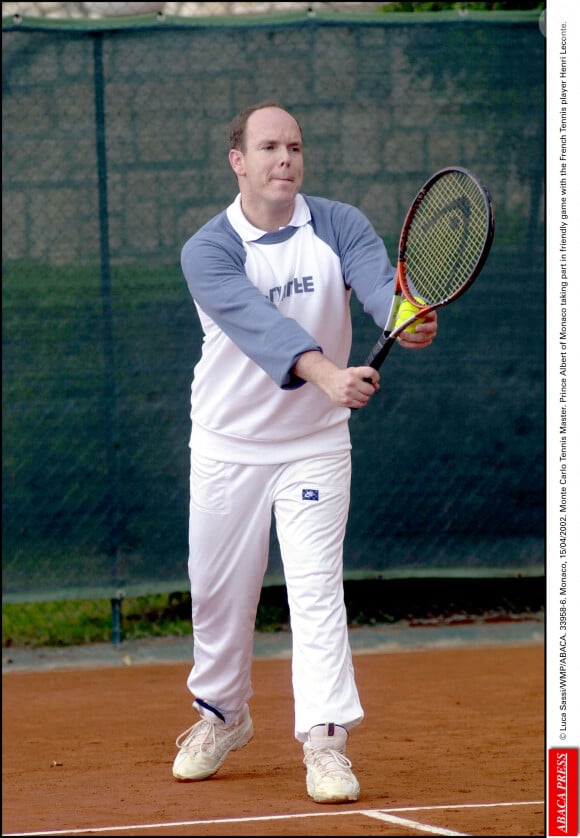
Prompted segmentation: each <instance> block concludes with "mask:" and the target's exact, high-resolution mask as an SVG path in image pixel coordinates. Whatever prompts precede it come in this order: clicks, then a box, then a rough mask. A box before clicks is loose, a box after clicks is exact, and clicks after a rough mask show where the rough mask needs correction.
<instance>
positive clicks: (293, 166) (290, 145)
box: [230, 108, 304, 213]
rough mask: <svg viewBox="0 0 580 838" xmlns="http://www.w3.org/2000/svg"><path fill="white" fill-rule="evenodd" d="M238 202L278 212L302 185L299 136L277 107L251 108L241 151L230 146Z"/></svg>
mask: <svg viewBox="0 0 580 838" xmlns="http://www.w3.org/2000/svg"><path fill="white" fill-rule="evenodd" d="M230 163H231V166H232V168H233V170H234V172H235V173H236V175H237V176H238V181H239V184H240V190H241V193H242V206H247V207H248V209H249V208H260V210H261V211H264V210H266V209H269V210H270V211H271V212H274V213H275V212H280V211H282V210H284V209H287V208H289V207H292V206H293V205H294V198H295V197H296V195H297V193H298V192H299V190H300V187H301V185H302V178H303V174H304V165H303V159H302V139H301V136H300V128H299V126H298V124H297V122H296V120H295V119H294V118H293V117H292V116H290V114H288V113H286V111H283V110H280V108H262V109H261V110H259V111H255V112H254V113H253V114H252V115H251V116H250V117H249V119H248V122H247V124H246V148H245V151H243V152H242V151H239V150H238V149H232V150H231V151H230Z"/></svg>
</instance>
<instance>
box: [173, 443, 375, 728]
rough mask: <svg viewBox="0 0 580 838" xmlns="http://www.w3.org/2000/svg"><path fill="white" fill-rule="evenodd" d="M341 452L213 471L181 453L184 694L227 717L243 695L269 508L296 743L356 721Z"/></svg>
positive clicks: (347, 467)
mask: <svg viewBox="0 0 580 838" xmlns="http://www.w3.org/2000/svg"><path fill="white" fill-rule="evenodd" d="M350 473H351V464H350V451H344V452H340V453H338V454H333V455H326V456H321V457H319V458H309V459H308V460H299V461H297V462H291V463H287V464H284V465H242V464H236V463H220V462H216V461H215V460H211V459H208V458H207V457H205V456H203V455H201V454H199V453H197V452H194V451H192V455H191V483H190V490H191V500H190V524H189V547H190V550H189V576H190V582H191V597H192V620H193V641H194V642H193V658H194V665H193V668H192V670H191V673H190V675H189V678H188V681H187V685H188V688H189V690H190V691H191V693H192V694H193V696H194V697H196V698H200V699H203V700H204V701H206V702H208V703H209V704H210V705H212V706H213V707H216V708H217V709H219V711H220V712H221V713H222V714H223V716H224V717H225V720H226V723H231V722H232V721H234V720H235V718H236V717H237V715H238V714H239V712H240V711H241V710H242V708H243V707H244V705H245V703H246V702H247V701H248V699H249V698H250V697H251V696H252V694H253V690H252V682H251V665H252V655H253V641H254V628H255V619H256V611H257V607H258V603H259V599H260V592H261V588H262V582H263V578H264V574H265V572H266V568H267V563H268V550H269V543H270V523H271V517H272V511H273V512H274V516H275V521H276V530H277V536H278V540H279V543H280V553H281V557H282V562H283V566H284V575H285V579H286V589H287V593H288V603H289V609H290V620H291V628H292V644H293V647H292V685H293V691H294V708H295V735H296V738H297V739H298V740H299V741H301V742H304V741H305V740H306V738H307V735H308V731H309V730H310V728H311V727H313V726H314V725H317V724H322V723H324V722H335V723H336V724H341V725H343V726H344V727H346V728H347V729H350V728H351V727H354V726H355V725H356V724H358V723H359V722H360V721H361V720H362V718H363V710H362V707H361V704H360V701H359V696H358V692H357V688H356V684H355V679H354V671H353V664H352V656H351V650H350V645H349V639H348V631H347V618H346V609H345V605H344V593H343V576H342V573H343V562H342V559H343V552H342V551H343V540H344V534H345V529H346V522H347V516H348V506H349V499H350Z"/></svg>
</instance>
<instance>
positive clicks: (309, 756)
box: [304, 748, 352, 777]
mask: <svg viewBox="0 0 580 838" xmlns="http://www.w3.org/2000/svg"><path fill="white" fill-rule="evenodd" d="M304 762H305V763H306V765H313V766H314V767H315V768H317V769H318V770H319V771H323V772H324V773H325V774H327V775H329V776H331V777H344V774H345V772H346V771H349V770H350V768H351V767H352V762H351V761H350V760H349V759H348V757H346V756H345V755H344V754H343V753H342V752H341V751H335V750H334V749H333V748H311V749H310V748H309V749H308V751H307V752H306V755H305V757H304Z"/></svg>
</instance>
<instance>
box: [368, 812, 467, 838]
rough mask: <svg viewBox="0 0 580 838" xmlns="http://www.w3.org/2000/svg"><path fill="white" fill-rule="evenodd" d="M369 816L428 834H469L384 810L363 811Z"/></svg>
mask: <svg viewBox="0 0 580 838" xmlns="http://www.w3.org/2000/svg"><path fill="white" fill-rule="evenodd" d="M363 814H365V815H366V816H367V817H369V818H376V819H377V820H378V821H385V822H386V823H394V824H396V825H397V826H406V827H407V828H408V829H415V830H417V831H418V832H428V833H429V834H430V835H461V836H463V838H465V836H468V835H469V832H455V831H454V830H453V829H444V828H443V827H442V826H430V825H429V824H426V823H421V822H420V821H412V820H410V819H409V818H399V817H397V815H388V814H387V813H386V812H377V811H376V810H375V811H367V812H364V813H363Z"/></svg>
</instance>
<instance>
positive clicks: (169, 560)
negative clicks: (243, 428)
mask: <svg viewBox="0 0 580 838" xmlns="http://www.w3.org/2000/svg"><path fill="white" fill-rule="evenodd" d="M8 5H11V4H4V6H8ZM37 5H51V4H37ZM65 5H70V6H73V5H87V4H65ZM164 5H170V4H164ZM183 5H187V4H183ZM320 5H323V4H320ZM5 12H6V10H5ZM412 17H413V18H414V19H413V20H411V19H410V16H409V17H407V16H402V17H399V16H393V15H358V16H354V15H351V16H345V15H340V14H336V13H334V14H333V15H323V14H314V15H313V14H308V13H307V12H303V13H300V14H299V15H298V14H296V13H294V14H293V15H290V16H289V15H284V16H279V17H270V18H268V19H262V20H259V21H258V20H257V19H253V18H243V19H242V18H238V19H233V18H227V19H220V20H219V21H218V20H217V19H216V20H214V21H213V22H211V23H208V22H207V21H204V22H202V23H196V22H195V21H193V20H186V19H182V18H178V17H168V16H164V17H162V18H155V17H150V18H148V19H146V20H144V19H140V20H139V21H137V22H134V23H128V22H126V21H125V22H123V23H119V22H116V21H113V22H112V23H111V24H107V25H103V22H102V21H97V22H96V23H93V22H91V21H90V20H83V21H80V20H77V21H71V22H67V21H56V20H42V19H40V18H39V19H36V20H32V19H30V18H23V19H22V21H20V22H18V21H14V20H12V19H7V18H4V25H3V86H4V95H3V200H4V211H3V242H2V246H3V359H4V363H3V426H2V433H3V564H4V572H3V597H4V600H5V601H19V600H21V601H24V600H35V599H37V600H41V599H50V598H56V597H71V598H72V597H75V596H80V595H83V596H87V595H92V596H104V597H110V596H115V595H116V593H117V592H119V591H120V590H122V591H123V592H124V593H125V594H127V595H138V594H140V593H154V592H163V591H172V590H187V589H188V581H187V509H188V495H189V486H188V479H189V450H188V438H189V389H190V384H191V375H192V370H193V366H194V364H195V363H196V361H197V358H198V357H199V352H200V344H201V333H200V329H199V325H198V322H197V318H196V315H195V310H194V307H193V303H192V301H191V298H190V297H189V293H188V291H187V288H186V285H185V281H184V279H183V277H182V275H181V271H180V267H179V252H180V249H181V246H182V244H183V242H184V241H185V240H186V239H187V238H188V237H189V236H190V235H191V234H192V232H193V231H194V230H195V229H197V228H198V227H199V226H200V225H201V224H202V223H204V222H205V221H206V220H207V219H208V218H209V217H211V216H212V215H213V214H214V213H216V212H217V211H219V210H221V209H222V208H223V207H224V206H225V205H227V204H228V203H229V202H230V201H231V200H232V199H233V196H234V194H235V191H236V184H235V179H234V178H233V175H232V173H231V171H230V170H229V167H228V165H227V129H228V124H229V121H230V119H231V117H232V116H233V114H234V113H235V112H236V111H237V110H239V109H241V108H242V107H244V106H246V105H247V104H250V103H252V102H255V101H260V100H263V99H270V98H275V99H277V100H280V101H282V102H283V103H284V104H285V105H286V106H287V107H288V108H289V109H291V110H292V111H293V112H294V113H296V115H297V116H298V118H299V119H300V121H301V123H302V126H303V129H304V136H305V161H306V178H305V182H304V191H305V192H306V193H310V194H322V195H325V196H327V197H330V198H334V199H336V200H342V201H347V202H349V203H354V204H356V205H358V206H359V207H360V208H361V209H362V210H363V211H364V212H365V213H366V214H367V215H368V216H369V218H370V219H371V221H372V222H373V224H374V226H375V228H376V229H377V231H378V232H379V233H380V234H381V235H382V236H384V238H385V241H386V244H387V247H388V249H389V251H390V253H391V255H392V256H393V257H394V254H395V253H396V245H397V238H398V232H399V229H400V226H401V222H402V219H403V217H404V214H405V212H406V209H407V207H408V205H409V203H410V201H411V199H412V198H413V197H414V195H415V193H416V192H417V190H418V188H419V187H420V186H421V184H422V183H423V182H424V181H425V180H426V179H427V177H428V176H429V175H430V174H431V173H432V172H433V171H434V170H436V169H438V168H441V167H443V166H447V165H451V164H459V165H463V166H466V167H468V168H471V169H473V170H474V171H475V172H476V173H477V174H478V175H479V176H480V177H481V178H482V179H483V180H484V181H485V182H486V183H487V185H488V187H489V189H490V191H491V193H492V195H493V198H494V201H495V207H496V236H495V241H494V245H493V248H492V252H491V255H490V258H489V260H488V262H487V264H486V267H485V269H484V271H483V273H482V275H481V277H480V278H479V279H478V280H477V282H476V283H475V285H474V286H473V288H472V289H471V290H470V291H469V293H468V294H467V295H466V296H465V297H464V298H462V299H461V300H460V301H458V302H457V303H456V304H454V305H453V306H451V307H450V308H449V309H447V310H445V311H443V312H442V313H441V315H440V335H439V337H438V339H437V342H436V344H435V345H434V346H433V347H432V348H431V349H429V350H428V351H426V352H424V353H419V354H418V355H416V354H415V353H405V352H397V351H395V352H393V353H392V354H391V356H390V358H389V362H388V364H387V365H385V367H384V369H383V371H382V378H383V380H382V389H381V392H380V394H378V395H377V397H375V399H373V405H372V407H371V408H370V409H368V410H365V411H362V412H360V414H357V415H355V416H353V419H352V421H351V427H352V440H353V493H352V506H351V517H350V522H349V528H348V532H347V538H346V543H345V575H346V577H347V578H353V579H354V578H365V577H377V576H385V577H388V576H391V577H392V576H413V575H424V576H434V575H438V576H449V575H472V576H488V575H492V574H498V573H500V574H502V575H526V574H536V575H537V574H541V573H542V568H543V560H544V553H543V550H544V451H543V446H544V349H543V340H542V336H543V333H544V315H543V311H544V117H543V114H544V52H545V39H544V37H543V35H542V33H541V32H540V29H539V26H538V20H537V16H535V15H532V14H518V15H506V14H488V15H484V14H481V15H471V16H468V17H463V18H462V17H459V16H457V15H448V16H446V15H443V16H441V15H432V16H431V15H419V16H417V15H413V16H412ZM393 18H395V19H393ZM514 300H516V301H517V305H516V310H515V311H514V303H513V301H514ZM353 325H354V334H355V339H354V344H353V352H352V362H353V363H362V361H363V360H364V358H365V357H366V355H367V353H368V351H369V349H370V347H371V346H372V345H373V344H374V342H375V340H376V338H377V331H378V330H377V329H376V327H375V326H374V324H373V323H372V322H370V320H369V318H367V317H366V316H365V315H363V314H362V313H361V312H360V310H358V308H357V306H356V305H353ZM419 355H420V357H419ZM280 579H281V566H280V560H279V555H278V551H277V546H276V542H275V539H274V537H272V550H271V558H270V565H269V570H268V575H267V579H266V581H267V582H270V583H275V582H276V583H277V582H279V581H280Z"/></svg>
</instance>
